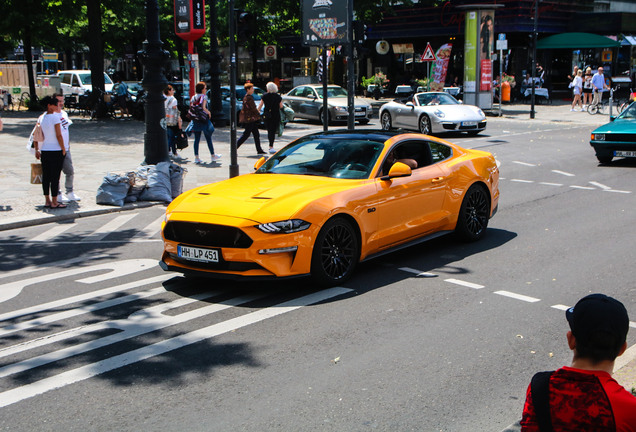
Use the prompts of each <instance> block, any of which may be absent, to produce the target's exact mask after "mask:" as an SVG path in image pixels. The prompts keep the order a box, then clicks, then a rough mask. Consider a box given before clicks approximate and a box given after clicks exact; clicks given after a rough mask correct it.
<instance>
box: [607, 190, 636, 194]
mask: <svg viewBox="0 0 636 432" xmlns="http://www.w3.org/2000/svg"><path fill="white" fill-rule="evenodd" d="M605 192H616V193H623V194H628V193H632V192H631V191H624V190H615V189H612V190H606V191H605Z"/></svg>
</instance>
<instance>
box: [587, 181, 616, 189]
mask: <svg viewBox="0 0 636 432" xmlns="http://www.w3.org/2000/svg"><path fill="white" fill-rule="evenodd" d="M588 183H589V184H591V185H594V186H596V187H599V188H601V189H603V190H610V189H612V188H611V187H609V186H605V185H604V184H601V183H598V182H595V181H591V182H588Z"/></svg>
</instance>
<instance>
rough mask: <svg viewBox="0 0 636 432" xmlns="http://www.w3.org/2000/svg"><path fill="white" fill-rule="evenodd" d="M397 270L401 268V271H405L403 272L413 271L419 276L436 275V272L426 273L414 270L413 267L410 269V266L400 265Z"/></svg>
mask: <svg viewBox="0 0 636 432" xmlns="http://www.w3.org/2000/svg"><path fill="white" fill-rule="evenodd" d="M399 270H402V271H405V272H409V273H415V274H416V275H417V276H421V277H427V278H430V277H437V275H436V274H433V273H427V272H421V271H419V270H415V269H412V268H410V267H400V268H399Z"/></svg>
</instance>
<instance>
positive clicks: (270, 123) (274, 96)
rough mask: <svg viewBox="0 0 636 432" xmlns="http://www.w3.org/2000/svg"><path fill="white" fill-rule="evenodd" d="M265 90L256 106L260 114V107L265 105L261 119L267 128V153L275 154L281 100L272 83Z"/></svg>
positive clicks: (275, 86)
mask: <svg viewBox="0 0 636 432" xmlns="http://www.w3.org/2000/svg"><path fill="white" fill-rule="evenodd" d="M266 88H267V93H265V94H264V95H263V97H262V98H261V103H259V104H258V111H259V112H260V111H261V107H262V106H263V105H265V108H264V111H263V117H264V119H265V125H266V126H267V138H268V139H269V152H270V153H276V150H275V149H274V140H275V139H276V134H277V133H278V127H279V124H280V110H281V109H282V108H283V98H282V97H281V96H280V95H279V94H278V86H277V85H276V84H274V83H273V82H268V83H267V86H266Z"/></svg>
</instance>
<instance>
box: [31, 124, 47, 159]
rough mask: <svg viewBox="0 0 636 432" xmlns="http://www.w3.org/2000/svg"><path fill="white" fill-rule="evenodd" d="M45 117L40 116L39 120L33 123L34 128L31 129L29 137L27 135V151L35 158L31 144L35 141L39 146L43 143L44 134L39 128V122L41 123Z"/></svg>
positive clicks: (33, 147) (40, 127) (33, 146)
mask: <svg viewBox="0 0 636 432" xmlns="http://www.w3.org/2000/svg"><path fill="white" fill-rule="evenodd" d="M45 115H46V114H42V115H41V116H40V118H38V121H37V122H36V123H35V126H34V127H33V130H32V131H31V135H29V141H28V142H27V149H28V150H29V151H30V152H31V154H32V155H34V156H35V145H34V144H33V142H34V141H37V142H39V143H40V144H42V143H43V142H44V132H42V126H40V122H41V121H42V119H43V118H44V116H45ZM40 147H42V146H40Z"/></svg>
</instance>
